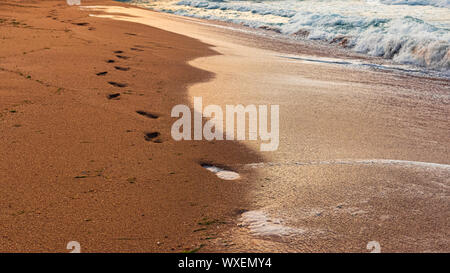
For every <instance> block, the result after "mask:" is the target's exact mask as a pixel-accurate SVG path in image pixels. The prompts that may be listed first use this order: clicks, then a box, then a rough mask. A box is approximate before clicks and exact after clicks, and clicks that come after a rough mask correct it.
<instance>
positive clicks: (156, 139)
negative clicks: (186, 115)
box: [96, 47, 162, 143]
mask: <svg viewBox="0 0 450 273" xmlns="http://www.w3.org/2000/svg"><path fill="white" fill-rule="evenodd" d="M131 50H133V51H144V50H143V49H139V48H136V47H133V48H131ZM113 53H114V54H116V55H115V56H116V57H117V58H119V59H123V60H127V59H129V58H130V57H128V56H125V55H122V54H123V53H124V52H123V51H122V50H116V51H114V52H113ZM106 63H108V64H113V63H116V60H114V59H109V60H107V61H106ZM114 69H116V70H118V71H129V70H130V67H125V66H118V65H115V66H114ZM107 74H108V71H102V72H98V73H96V75H97V76H106V75H107ZM108 84H110V85H112V86H114V87H117V88H124V87H127V86H128V84H127V83H119V82H115V81H108ZM120 96H121V94H120V93H119V92H116V93H111V94H108V95H107V99H109V100H112V99H116V100H118V99H120ZM136 113H137V114H138V115H141V116H143V117H146V118H150V119H157V118H159V116H158V115H157V114H154V113H150V112H147V111H144V110H138V111H136ZM160 136H161V134H160V133H159V132H144V139H145V140H146V141H149V142H153V143H162V139H161V138H160Z"/></svg>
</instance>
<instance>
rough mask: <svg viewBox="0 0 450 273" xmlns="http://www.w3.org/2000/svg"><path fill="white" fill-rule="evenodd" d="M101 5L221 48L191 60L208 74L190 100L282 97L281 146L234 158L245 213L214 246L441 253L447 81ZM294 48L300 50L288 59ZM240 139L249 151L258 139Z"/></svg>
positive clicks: (449, 245)
mask: <svg viewBox="0 0 450 273" xmlns="http://www.w3.org/2000/svg"><path fill="white" fill-rule="evenodd" d="M101 10H103V11H108V12H110V13H118V12H123V13H127V14H131V15H132V16H133V17H127V16H106V17H108V18H114V19H119V20H125V21H133V22H139V23H142V24H147V25H150V26H154V27H158V28H161V29H165V30H168V31H171V32H174V33H178V34H183V35H186V36H189V37H193V38H196V39H199V40H200V41H202V42H204V43H207V44H211V45H213V46H214V47H213V49H214V50H216V51H217V52H219V53H220V55H214V56H208V57H202V58H197V59H195V60H193V61H191V62H190V64H191V65H193V66H194V67H197V68H199V69H203V70H207V71H211V72H214V74H215V77H214V79H213V80H211V81H207V82H203V83H199V84H195V85H193V86H191V87H190V88H189V95H190V99H191V103H192V98H193V97H194V96H201V97H202V98H203V104H204V105H208V104H217V105H221V106H222V107H224V106H225V105H226V104H231V105H236V104H243V105H248V104H256V105H267V104H278V105H280V146H279V149H278V150H277V151H276V152H271V153H261V154H262V156H264V161H255V162H254V164H239V163H236V164H234V167H235V169H236V170H237V171H238V172H244V171H248V170H253V171H255V172H256V176H254V179H253V183H251V184H248V188H249V191H248V192H247V194H246V200H247V201H248V202H249V205H248V207H246V209H248V210H249V212H247V213H244V214H243V215H242V217H241V218H240V220H241V222H239V223H238V226H236V227H235V228H233V229H232V230H229V231H226V233H225V234H223V235H222V238H232V239H231V240H230V241H225V242H224V241H223V240H220V239H217V240H215V241H213V243H215V244H216V247H217V249H218V250H220V251H269V252H278V251H280V252H284V251H293V252H324V251H326V252H330V251H331V252H368V251H369V250H368V249H366V246H367V244H368V242H370V241H377V242H378V243H379V244H380V247H381V251H382V252H435V251H444V252H448V251H449V249H450V242H449V230H450V229H449V227H450V226H449V219H450V217H449V216H450V210H449V209H450V203H449V186H450V166H449V164H450V159H449V157H448V154H449V148H450V143H449V141H448V135H449V133H450V124H449V119H448V118H449V116H450V108H449V95H450V90H449V87H448V86H449V82H448V80H439V79H431V78H425V77H412V76H408V75H404V74H400V73H392V72H383V71H372V70H363V69H354V68H351V67H348V66H343V65H337V64H327V63H321V62H318V61H304V60H301V59H311V60H320V59H319V57H323V56H328V57H329V58H343V57H345V56H344V55H342V53H341V51H339V50H336V52H337V53H335V52H334V50H333V49H330V48H329V49H326V48H325V49H321V53H320V54H317V50H314V48H311V46H308V45H307V44H302V43H299V44H297V45H295V44H294V45H292V44H289V45H287V46H286V44H285V43H277V42H275V41H274V40H273V39H266V38H264V37H262V36H255V35H251V34H248V33H246V32H245V29H243V28H240V27H237V28H238V29H239V31H233V30H230V28H229V26H227V25H226V24H219V26H214V25H213V23H211V22H207V21H203V20H197V19H190V18H182V17H177V16H172V15H167V14H160V13H154V12H151V11H144V10H142V9H132V8H129V9H126V10H124V9H106V10H105V9H101ZM242 29H243V30H244V31H242ZM258 45H259V46H258ZM274 49H278V50H277V51H274ZM292 54H295V56H296V57H299V58H297V59H292V58H286V57H287V56H292ZM317 55H319V56H317ZM347 58H352V59H353V58H359V59H363V60H365V61H369V62H370V61H373V62H374V63H380V62H382V60H379V59H373V60H371V59H370V58H364V57H360V56H355V54H348V56H347ZM242 143H244V144H245V145H246V146H247V147H249V148H251V149H252V150H253V151H259V144H260V143H259V142H252V141H243V142H242ZM435 163H436V164H435ZM230 244H231V245H232V246H231V247H229V245H230Z"/></svg>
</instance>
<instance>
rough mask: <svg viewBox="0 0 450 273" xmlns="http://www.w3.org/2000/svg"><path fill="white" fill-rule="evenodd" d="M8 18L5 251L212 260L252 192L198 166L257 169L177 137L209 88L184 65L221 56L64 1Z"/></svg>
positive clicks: (239, 152) (30, 6)
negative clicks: (199, 93)
mask: <svg viewBox="0 0 450 273" xmlns="http://www.w3.org/2000/svg"><path fill="white" fill-rule="evenodd" d="M83 3H88V4H105V3H111V1H83ZM114 4H115V5H119V4H118V3H114ZM0 18H1V24H0V48H1V51H0V77H1V80H0V98H1V99H0V109H1V118H0V124H1V125H0V126H1V131H2V134H1V136H0V151H1V155H2V157H1V160H0V174H1V176H0V185H1V186H0V196H1V199H0V251H2V252H17V251H21V252H28V251H33V252H42V251H51V252H68V250H66V244H67V243H68V242H69V241H78V242H80V244H81V248H82V249H81V251H83V252H88V251H89V252H92V251H95V252H98V251H101V252H105V251H106V252H117V251H131V252H134V251H163V252H165V251H168V252H174V251H175V252H181V251H185V250H192V249H196V248H198V247H199V246H200V245H205V246H204V247H203V248H204V249H205V250H208V240H206V239H205V238H210V237H217V236H218V234H219V233H220V232H221V231H222V230H223V229H226V228H227V225H230V224H229V222H230V221H231V220H232V219H235V218H236V211H238V210H240V209H241V206H243V205H245V203H244V201H243V198H242V197H243V194H244V189H245V188H244V186H245V185H246V184H248V182H247V179H246V177H245V176H244V177H243V178H242V179H240V180H239V181H238V182H235V181H234V182H232V183H222V182H223V181H221V180H220V179H218V178H217V177H216V176H215V175H214V174H213V173H210V172H209V171H206V170H204V169H203V168H202V167H201V166H200V163H202V162H212V163H220V164H223V165H227V164H231V163H235V162H241V163H249V162H253V161H255V160H258V156H257V155H256V153H252V152H251V151H250V150H248V149H247V148H245V147H243V146H242V145H239V144H237V143H223V142H218V143H214V142H212V143H209V142H208V143H206V142H202V141H195V142H175V141H173V140H172V139H171V137H170V126H171V124H172V119H171V118H170V109H171V108H172V107H173V105H176V104H179V103H183V104H187V103H188V102H187V101H186V86H187V85H188V84H191V83H194V82H198V81H205V80H207V79H208V78H209V77H211V73H208V72H205V71H201V70H199V69H195V68H193V67H190V66H189V65H187V64H186V62H187V61H189V60H192V59H193V58H196V57H199V56H206V55H211V54H214V52H213V51H211V50H209V49H208V47H207V46H206V45H204V44H201V43H200V42H198V41H196V40H194V39H191V38H187V37H183V36H180V35H176V34H173V33H168V32H165V31H162V30H158V29H155V28H150V27H148V26H144V25H139V24H134V23H124V22H118V21H113V20H109V19H97V18H92V17H89V16H88V13H87V12H82V11H80V10H79V8H78V7H75V6H73V7H69V6H67V5H66V4H65V2H64V1H39V2H36V1H2V2H1V3H0ZM116 51H123V52H120V53H119V52H117V53H116ZM119 56H125V58H126V59H125V58H120V57H119ZM108 60H113V61H114V63H108ZM116 66H117V67H122V68H126V69H128V68H129V70H127V71H123V70H118V69H116V68H115V67H116ZM102 72H107V74H106V75H101V74H100V75H99V76H98V75H97V73H102ZM108 82H116V83H123V84H126V85H127V86H126V87H122V88H120V87H116V86H113V85H111V84H109V83H108ZM114 93H120V94H121V95H120V99H117V98H116V99H108V98H107V96H108V95H110V94H114ZM140 110H142V111H147V112H149V113H153V114H155V115H157V116H158V118H157V119H153V118H148V117H145V116H142V115H139V114H138V113H136V111H140ZM146 132H149V133H152V132H159V133H160V136H159V137H158V138H155V139H153V140H151V141H146V139H145V133H146ZM198 230H200V231H201V232H200V231H198Z"/></svg>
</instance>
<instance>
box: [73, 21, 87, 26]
mask: <svg viewBox="0 0 450 273" xmlns="http://www.w3.org/2000/svg"><path fill="white" fill-rule="evenodd" d="M72 24H73V25H76V26H82V27H84V26H87V25H89V23H86V22H82V23H72Z"/></svg>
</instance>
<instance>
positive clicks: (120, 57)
mask: <svg viewBox="0 0 450 273" xmlns="http://www.w3.org/2000/svg"><path fill="white" fill-rule="evenodd" d="M116 57H117V58H119V59H124V60H126V59H129V58H130V57H128V56H123V55H116Z"/></svg>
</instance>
